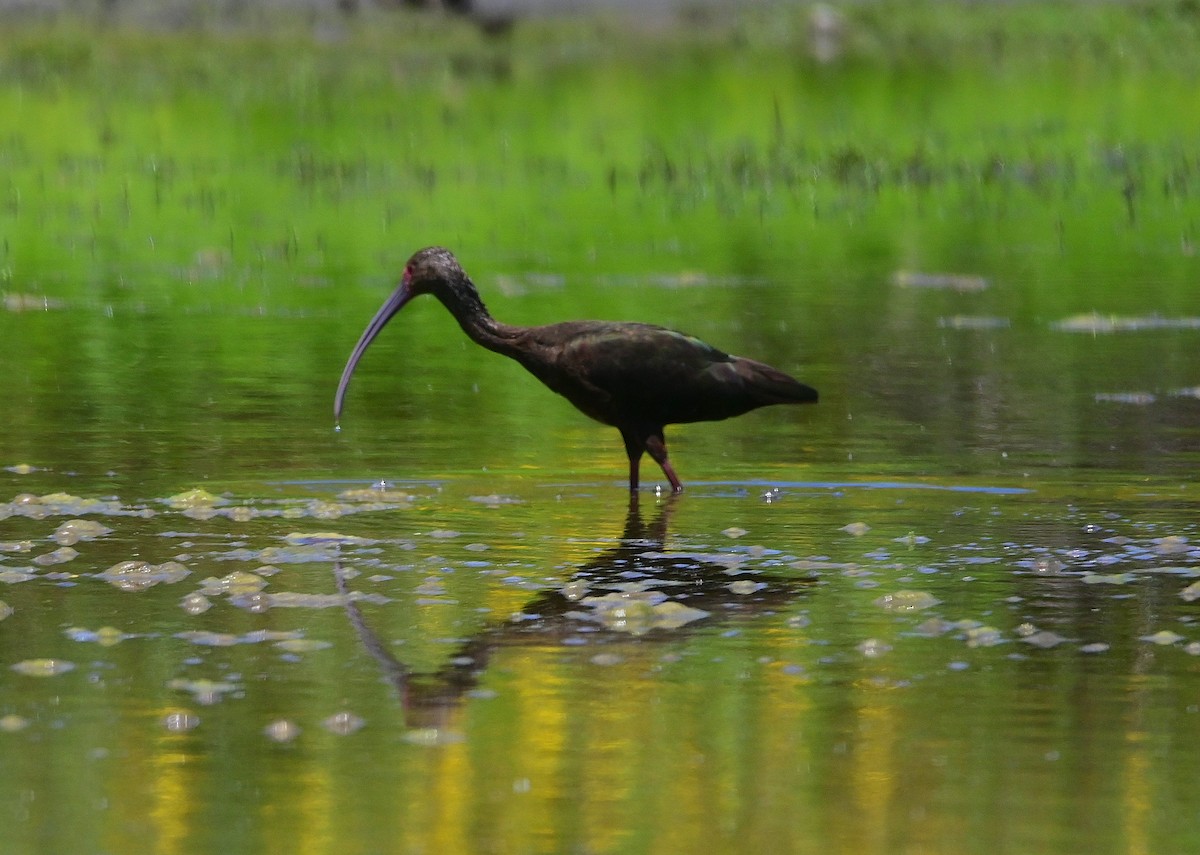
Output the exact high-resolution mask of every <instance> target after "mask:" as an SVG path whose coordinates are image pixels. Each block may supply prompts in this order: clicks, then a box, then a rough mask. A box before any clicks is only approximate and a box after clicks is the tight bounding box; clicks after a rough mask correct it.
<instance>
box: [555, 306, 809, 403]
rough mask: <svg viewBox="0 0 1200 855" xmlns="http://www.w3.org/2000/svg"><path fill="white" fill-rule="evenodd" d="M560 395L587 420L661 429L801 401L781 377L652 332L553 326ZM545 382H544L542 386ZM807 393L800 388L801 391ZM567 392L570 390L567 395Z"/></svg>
mask: <svg viewBox="0 0 1200 855" xmlns="http://www.w3.org/2000/svg"><path fill="white" fill-rule="evenodd" d="M555 327H557V328H558V329H556V330H554V335H555V337H556V338H558V339H559V342H560V346H559V348H558V350H557V358H556V359H555V369H556V373H557V374H558V375H559V377H560V378H561V385H562V386H563V387H564V388H560V387H559V386H558V385H556V384H555V383H553V382H550V381H549V380H547V381H546V382H547V383H548V384H549V385H550V386H551V388H554V389H555V391H558V392H560V393H561V394H563V395H565V396H566V397H567V398H568V399H570V400H571V401H572V403H574V404H575V405H576V406H577V407H579V408H580V409H581V410H583V411H584V412H585V413H587V414H588V415H591V416H592V417H593V418H598V419H600V420H601V421H606V422H609V423H610V424H620V423H621V422H622V421H624V422H626V423H627V422H629V421H630V420H631V419H634V418H636V419H637V420H640V421H644V422H646V423H648V424H650V425H657V426H661V425H664V424H671V423H677V422H690V421H706V420H713V419H723V418H728V417H730V416H734V415H738V414H740V413H744V412H746V411H748V410H752V409H754V408H755V407H760V406H763V405H765V404H771V403H782V402H785V401H792V400H800V398H799V397H798V396H797V394H796V392H795V387H798V386H800V384H798V383H796V381H795V380H793V379H792V378H791V377H789V376H788V375H786V374H784V373H783V372H781V371H777V370H775V369H773V368H771V367H770V366H767V365H763V364H762V363H759V362H754V361H752V360H747V359H741V358H739V357H736V356H730V355H729V354H727V353H725V352H724V351H722V350H719V349H718V348H715V347H713V346H712V345H709V344H706V343H705V342H703V341H701V340H700V339H697V338H695V337H693V336H689V335H686V334H684V333H681V332H676V331H675V330H669V329H666V328H664V327H659V326H653V325H651V324H605V323H580V324H564V325H555ZM543 379H545V378H543ZM801 388H805V389H807V387H801ZM572 389H577V390H578V391H577V392H576V393H575V394H572V391H571V390H572Z"/></svg>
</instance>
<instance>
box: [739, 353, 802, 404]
mask: <svg viewBox="0 0 1200 855" xmlns="http://www.w3.org/2000/svg"><path fill="white" fill-rule="evenodd" d="M735 370H736V371H737V373H738V374H740V375H741V377H742V380H743V382H744V383H745V384H746V388H748V389H752V390H754V393H755V395H757V396H758V397H759V399H760V400H761V401H762V403H763V404H815V403H816V402H817V390H816V389H814V388H813V387H812V386H806V385H805V384H803V383H801V382H800V381H799V380H797V379H796V378H795V377H792V376H791V375H789V374H784V373H783V372H782V371H780V370H779V369H777V368H772V367H771V366H770V365H764V364H763V363H761V362H755V361H754V360H753V359H745V358H742V359H739V360H738V361H737V363H736V365H735Z"/></svg>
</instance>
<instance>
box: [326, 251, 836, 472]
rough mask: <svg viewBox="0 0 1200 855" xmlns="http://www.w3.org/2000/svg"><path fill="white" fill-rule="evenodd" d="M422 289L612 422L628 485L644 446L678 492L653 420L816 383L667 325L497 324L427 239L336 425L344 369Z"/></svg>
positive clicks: (468, 328)
mask: <svg viewBox="0 0 1200 855" xmlns="http://www.w3.org/2000/svg"><path fill="white" fill-rule="evenodd" d="M421 294H432V295H433V296H435V297H437V298H438V299H439V300H440V301H441V302H442V305H443V306H445V307H446V308H447V309H448V310H449V312H450V314H452V315H453V316H454V319H455V320H456V321H458V325H459V326H461V327H462V328H463V331H464V332H465V333H466V334H467V335H468V336H470V338H471V340H472V341H474V342H475V343H476V344H480V345H483V346H484V347H486V348H487V349H488V350H494V351H495V352H496V353H502V354H504V355H505V356H508V357H511V358H513V359H515V360H516V361H517V362H519V363H521V364H522V365H523V366H525V368H526V369H527V370H528V371H529V372H530V373H531V374H533V376H534V377H536V378H538V379H539V380H541V381H542V382H543V383H545V384H546V385H547V386H549V387H550V388H551V389H552V390H553V391H555V392H557V393H558V394H560V395H562V396H563V397H564V398H566V399H567V400H568V401H570V402H571V403H572V404H574V405H575V406H576V407H577V408H578V409H579V410H580V411H581V412H583V413H584V414H586V415H588V416H591V417H592V418H593V419H595V420H596V421H598V422H603V423H604V424H606V425H612V426H613V427H615V428H616V429H617V430H619V431H620V432H621V438H622V439H623V440H625V452H626V453H627V454H628V455H629V489H630V490H637V488H638V468H639V464H640V463H641V459H642V455H643V454H646V453H648V454H649V455H650V456H651V457H652V458H653V459H654V460H655V462H657V463H658V465H659V466H661V467H662V471H663V474H664V475H666V476H667V480H668V481H670V482H671V489H672V490H673V491H674V492H676V493H678V492H679V491H681V490H682V489H683V484H682V483H681V482H680V480H679V477H678V476H677V475H676V474H675V470H674V468H672V466H671V463H670V461H669V460H668V459H667V443H666V440H665V439H664V438H663V428H664V427H665V426H666V425H669V424H682V423H685V422H704V421H718V420H720V419H727V418H730V417H731V416H739V415H741V414H742V413H745V412H749V411H750V410H753V409H757V408H758V407H764V406H766V405H768V404H804V403H815V402H816V400H817V391H816V390H815V389H813V388H811V387H809V386H805V385H804V384H803V383H801V382H799V381H798V380H795V379H793V378H792V377H789V376H788V375H787V374H784V373H783V372H782V371H778V370H776V369H774V368H772V367H771V366H769V365H764V364H763V363H761V362H755V361H754V360H752V359H743V358H742V357H740V356H730V355H729V354H727V353H724V352H722V351H720V350H717V348H715V347H712V346H711V345H708V344H705V343H704V342H702V341H700V340H699V339H696V338H692V337H691V336H689V335H684V334H683V333H680V332H675V331H674V330H669V329H665V328H663V327H658V326H654V325H652V324H638V323H612V322H609V321H567V322H565V323H559V324H547V325H546V326H540V327H518V326H510V325H509V324H504V323H501V322H500V321H497V320H496V319H495V318H493V317H492V316H491V314H489V313H488V310H487V308H486V307H485V306H484V305H483V300H481V299H480V297H479V292H478V291H477V290H476V289H475V284H474V283H473V282H472V281H471V279H470V277H468V276H467V274H466V273H464V272H463V269H462V267H461V266H460V265H459V263H458V259H456V258H455V257H454V255H453V254H452V253H451V252H450V250H448V249H443V248H442V247H437V246H434V247H428V248H426V249H422V250H420V251H419V252H417V253H416V254H415V255H414V256H413V257H412V258H410V259H409V260H408V264H407V265H406V266H405V268H404V276H403V277H402V278H401V280H400V284H399V285H398V286H397V288H396V290H395V291H394V292H392V295H391V296H390V297H388V299H387V301H386V302H384V304H383V305H382V306H380V307H379V311H378V312H376V313H375V317H373V318H371V321H370V323H368V324H367V328H366V329H365V330H363V334H362V336H361V337H360V338H359V340H358V344H356V345H355V346H354V351H353V352H352V353H351V354H350V358H349V359H348V360H347V361H346V367H345V369H344V370H343V371H342V379H341V382H339V383H338V389H337V397H336V398H335V399H334V404H333V414H334V418H335V419H336V420H337V422H338V423H339V424H340V422H341V418H342V404H343V402H344V401H345V398H346V387H347V386H348V385H349V383H350V376H351V375H352V374H353V373H354V368H355V366H356V365H358V361H359V359H361V358H362V355H363V353H364V352H365V351H366V349H367V346H368V345H369V344H370V343H371V342H372V341H374V340H375V337H376V336H377V335H379V331H380V330H382V329H383V328H384V326H385V325H386V324H387V322H388V321H389V320H391V319H392V317H393V316H394V315H395V314H396V313H397V312H399V311H400V310H401V309H402V308H404V305H405V304H406V303H408V301H409V300H411V299H412V298H413V297H417V296H419V295H421Z"/></svg>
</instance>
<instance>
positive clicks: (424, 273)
mask: <svg viewBox="0 0 1200 855" xmlns="http://www.w3.org/2000/svg"><path fill="white" fill-rule="evenodd" d="M422 294H432V295H434V296H435V297H437V298H438V299H439V300H441V301H442V303H444V304H445V305H446V306H447V307H449V308H450V309H451V311H454V308H453V307H454V306H455V305H460V304H462V302H463V301H464V300H469V299H472V298H473V299H474V300H475V301H476V302H478V300H479V297H478V294H477V293H476V291H475V286H474V285H472V284H471V280H470V279H469V278H467V274H466V273H464V272H463V269H462V266H461V265H460V264H459V263H458V259H457V258H455V257H454V253H452V252H450V250H448V249H445V248H444V247H440V246H430V247H426V248H425V249H422V250H419V251H418V252H416V253H414V254H413V257H412V258H410V259H409V260H408V263H407V264H405V265H404V273H403V275H402V276H401V277H400V284H399V285H397V286H396V290H395V291H393V292H392V293H391V296H389V297H388V298H387V300H385V301H384V303H383V305H382V306H380V307H379V311H377V312H376V313H375V316H374V317H373V318H371V320H370V322H369V323H368V324H367V328H366V329H365V330H363V333H362V335H361V336H359V339H358V344H356V345H354V350H353V351H352V352H351V353H350V358H349V359H348V360H346V367H345V368H344V369H342V379H341V381H340V382H339V383H338V389H337V396H336V397H335V398H334V401H333V416H334V419H335V420H336V421H339V422H340V421H341V418H342V403H343V401H344V400H345V397H346V387H347V386H349V385H350V376H351V375H352V374H353V373H354V368H355V366H357V365H358V361H359V360H360V359H361V358H362V355H363V353H365V352H366V349H367V346H368V345H369V344H370V343H371V342H372V341H374V340H375V337H376V336H377V335H379V332H380V330H382V329H383V328H384V327H385V326H386V325H387V322H388V321H390V320H391V319H392V318H393V317H394V316H395V314H396V313H397V312H399V311H400V310H401V309H403V308H404V306H405V305H406V304H407V303H408V301H409V300H411V299H412V298H413V297H419V296H420V295H422Z"/></svg>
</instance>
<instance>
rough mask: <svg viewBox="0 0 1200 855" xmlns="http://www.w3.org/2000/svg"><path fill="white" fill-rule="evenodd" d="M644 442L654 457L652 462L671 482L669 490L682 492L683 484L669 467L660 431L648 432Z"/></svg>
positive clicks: (664, 443)
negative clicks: (660, 468)
mask: <svg viewBox="0 0 1200 855" xmlns="http://www.w3.org/2000/svg"><path fill="white" fill-rule="evenodd" d="M644 442H645V446H646V451H648V452H649V453H650V456H651V457H653V458H654V462H655V463H657V464H658V465H659V466H661V467H662V471H663V474H664V475H666V476H667V480H668V481H670V482H671V492H672V493H682V492H683V484H682V483H681V482H680V480H679V476H678V475H676V474H675V470H674V469H673V468H672V467H671V461H669V460H667V441H666V440H665V439H663V436H662V432H661V431H660V432H659V433H652V434H650V435H649V436H648V437H646V439H645V441H644Z"/></svg>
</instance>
